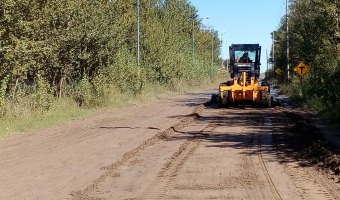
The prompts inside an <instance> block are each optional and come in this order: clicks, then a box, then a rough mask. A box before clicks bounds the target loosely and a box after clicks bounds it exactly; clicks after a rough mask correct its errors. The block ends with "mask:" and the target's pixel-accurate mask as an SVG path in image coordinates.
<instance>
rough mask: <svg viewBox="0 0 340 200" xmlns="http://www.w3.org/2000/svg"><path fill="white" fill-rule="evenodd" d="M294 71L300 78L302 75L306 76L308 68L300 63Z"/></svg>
mask: <svg viewBox="0 0 340 200" xmlns="http://www.w3.org/2000/svg"><path fill="white" fill-rule="evenodd" d="M294 71H296V73H298V74H299V75H300V76H303V75H304V74H306V73H307V72H309V68H308V67H307V65H305V63H303V62H300V63H299V64H298V65H297V66H296V67H295V68H294Z"/></svg>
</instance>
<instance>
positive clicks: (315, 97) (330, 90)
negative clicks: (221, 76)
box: [269, 0, 340, 118]
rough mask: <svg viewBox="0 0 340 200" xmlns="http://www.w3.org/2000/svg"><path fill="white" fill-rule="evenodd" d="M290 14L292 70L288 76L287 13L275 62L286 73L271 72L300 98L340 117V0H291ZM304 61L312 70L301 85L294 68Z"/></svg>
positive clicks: (277, 40)
mask: <svg viewBox="0 0 340 200" xmlns="http://www.w3.org/2000/svg"><path fill="white" fill-rule="evenodd" d="M287 18H288V30H289V31H288V38H289V65H290V68H289V74H290V78H289V79H288V80H287V78H288V77H287V53H286V49H287V39H286V36H287V31H286V22H287V21H286V16H284V17H283V18H282V20H281V25H280V26H279V28H278V29H277V30H276V31H275V34H274V37H275V38H274V39H275V43H274V44H275V55H274V56H275V57H274V58H275V63H274V66H275V67H276V68H280V69H281V71H282V73H281V74H280V75H278V74H276V73H275V72H274V71H270V72H269V74H270V75H271V76H272V77H275V78H276V79H278V80H279V81H280V82H286V83H287V85H286V87H285V88H287V87H288V88H289V89H288V91H289V93H290V94H291V95H292V96H293V97H294V98H295V99H297V100H300V101H302V102H304V103H306V105H308V106H312V108H314V109H316V110H317V111H324V112H327V113H328V114H331V115H333V116H334V117H336V118H340V29H339V25H340V24H339V23H340V1H339V0H291V1H290V6H289V14H288V16H287ZM301 61H302V62H304V63H305V64H306V65H307V66H308V67H309V68H310V71H309V72H308V73H307V74H306V75H304V76H303V84H302V86H301V85H300V82H299V78H298V75H297V74H296V73H295V72H294V71H293V68H294V67H295V66H297V65H298V63H299V62H301Z"/></svg>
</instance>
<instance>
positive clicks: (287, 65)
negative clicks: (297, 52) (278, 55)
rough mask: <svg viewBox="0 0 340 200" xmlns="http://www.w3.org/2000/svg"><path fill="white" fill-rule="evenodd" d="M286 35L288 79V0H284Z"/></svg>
mask: <svg viewBox="0 0 340 200" xmlns="http://www.w3.org/2000/svg"><path fill="white" fill-rule="evenodd" d="M286 37H287V81H289V78H290V77H289V36H288V0H286Z"/></svg>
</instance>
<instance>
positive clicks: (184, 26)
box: [0, 0, 221, 113]
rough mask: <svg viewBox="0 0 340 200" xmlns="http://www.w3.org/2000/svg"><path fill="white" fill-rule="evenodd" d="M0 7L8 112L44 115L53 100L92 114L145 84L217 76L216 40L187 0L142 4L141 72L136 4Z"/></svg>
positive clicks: (59, 1) (0, 58)
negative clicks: (69, 101)
mask: <svg viewBox="0 0 340 200" xmlns="http://www.w3.org/2000/svg"><path fill="white" fill-rule="evenodd" d="M0 7H1V9H0V82H1V83H2V84H1V90H0V105H2V104H4V102H5V101H6V100H10V101H8V102H9V104H8V106H7V108H8V109H7V111H8V110H10V109H11V108H13V110H16V109H14V108H17V107H18V106H19V105H20V106H28V110H31V111H33V112H46V111H47V110H49V109H52V107H53V106H54V105H55V104H58V101H56V99H57V97H58V99H59V101H60V100H61V99H62V98H70V99H74V101H75V102H76V103H77V104H78V105H79V106H82V107H86V108H92V107H98V106H103V105H106V104H107V103H105V102H108V101H109V100H108V99H109V98H110V97H109V96H110V95H117V93H128V94H130V95H131V94H132V95H137V94H139V93H141V92H142V90H143V89H144V88H143V87H144V86H145V85H161V86H164V87H168V88H174V87H173V86H175V85H176V87H177V85H178V84H179V83H180V84H182V83H183V84H185V83H186V82H189V83H195V82H197V81H202V80H203V79H207V78H210V76H212V75H213V76H215V75H216V73H212V72H214V71H216V70H214V69H212V67H211V65H212V64H211V49H212V48H213V50H214V58H213V65H215V64H216V63H217V62H218V63H219V60H218V55H219V53H220V44H221V43H220V41H219V39H218V34H217V32H214V31H213V30H208V29H205V28H204V27H202V25H201V22H200V20H201V19H199V18H198V15H197V11H196V9H195V8H194V7H193V6H192V5H191V4H190V2H189V1H188V0H145V1H141V4H140V53H141V57H140V63H141V65H140V66H139V68H137V59H136V55H137V46H136V45H137V29H136V28H137V16H136V1H135V0H126V1H119V2H117V1H103V0H100V1H91V0H72V1H71V0H50V1H41V0H30V1H28V0H15V1H14V0H3V1H1V3H0ZM193 34H194V35H195V40H194V42H195V43H194V44H195V54H196V56H195V58H196V59H195V63H193V62H192V54H193V52H192V47H193V41H192V37H193ZM212 45H213V46H212ZM213 68H214V67H213ZM28 99H30V100H31V101H29V100H28ZM6 102H7V101H6ZM27 102H30V103H27ZM23 110H25V109H23ZM25 112H26V111H25ZM18 113H21V111H20V112H18Z"/></svg>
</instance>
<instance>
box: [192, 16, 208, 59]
mask: <svg viewBox="0 0 340 200" xmlns="http://www.w3.org/2000/svg"><path fill="white" fill-rule="evenodd" d="M202 19H209V16H205V17H202V18H199V20H202ZM191 35H192V65H194V64H195V19H194V17H193V18H192V30H191Z"/></svg>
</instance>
